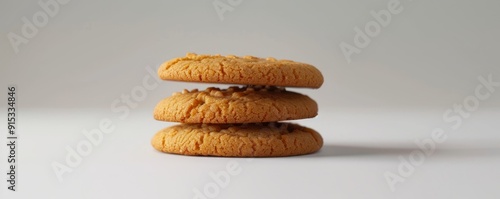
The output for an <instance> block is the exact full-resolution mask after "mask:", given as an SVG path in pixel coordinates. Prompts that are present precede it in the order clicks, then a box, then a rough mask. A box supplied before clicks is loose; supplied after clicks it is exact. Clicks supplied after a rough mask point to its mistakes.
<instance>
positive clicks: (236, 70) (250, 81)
mask: <svg viewBox="0 0 500 199" xmlns="http://www.w3.org/2000/svg"><path fill="white" fill-rule="evenodd" d="M158 74H159V76H160V78H161V79H163V80H176V81H188V82H206V83H227V84H243V85H269V86H284V87H309V88H319V87H320V86H321V85H322V84H323V75H322V74H321V72H320V71H319V70H318V69H317V68H315V67H314V66H312V65H309V64H305V63H299V62H294V61H290V60H277V59H274V58H271V57H269V58H266V59H263V58H258V57H253V56H244V57H238V56H234V55H228V56H221V55H197V54H193V53H187V54H186V56H185V57H180V58H175V59H172V60H170V61H167V62H165V63H163V64H162V65H161V66H160V68H159V69H158Z"/></svg>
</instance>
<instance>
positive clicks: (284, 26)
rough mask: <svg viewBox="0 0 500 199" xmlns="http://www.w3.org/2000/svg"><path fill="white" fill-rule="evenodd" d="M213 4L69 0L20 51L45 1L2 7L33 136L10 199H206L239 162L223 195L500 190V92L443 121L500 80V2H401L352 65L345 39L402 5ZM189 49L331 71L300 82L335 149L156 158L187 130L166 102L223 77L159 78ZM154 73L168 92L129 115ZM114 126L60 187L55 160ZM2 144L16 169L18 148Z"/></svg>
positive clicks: (21, 114) (3, 35)
mask: <svg viewBox="0 0 500 199" xmlns="http://www.w3.org/2000/svg"><path fill="white" fill-rule="evenodd" d="M40 2H42V3H44V2H48V1H47V0H41V1H40ZM213 2H214V1H211V0H207V1H182V2H180V1H175V2H174V1H150V2H147V3H146V2H131V1H130V2H129V1H106V2H101V1H77V0H72V1H69V2H68V3H67V4H64V5H59V4H58V5H59V10H58V11H57V12H55V14H54V16H53V17H52V16H51V17H49V18H48V22H47V24H45V25H43V26H41V27H39V28H38V32H37V33H36V34H35V35H34V36H32V38H28V39H27V40H28V42H27V43H26V44H21V45H19V46H18V52H17V53H16V52H15V50H14V47H13V46H12V44H11V42H10V41H9V38H8V35H9V34H10V33H13V34H17V35H20V36H22V35H23V31H22V28H23V26H24V24H25V22H24V21H23V17H26V19H27V20H28V21H30V22H33V16H34V15H36V13H39V12H42V11H43V8H41V7H40V6H39V5H38V4H39V2H38V1H23V2H19V1H2V2H1V3H0V19H1V20H0V42H1V46H0V66H1V67H0V77H1V79H0V84H1V85H2V87H3V88H2V90H3V91H2V92H3V93H2V94H1V95H0V96H2V100H1V102H2V104H1V109H2V113H5V112H4V111H3V110H6V108H7V107H6V103H7V95H6V93H7V89H6V88H7V86H8V85H16V86H17V89H18V92H17V94H18V96H17V106H18V121H19V122H18V132H19V137H20V139H19V145H18V147H19V148H18V163H19V164H18V173H19V175H18V184H17V188H18V191H17V192H14V193H13V192H11V191H9V190H7V189H6V186H7V184H6V182H5V181H4V180H2V181H1V183H0V185H1V187H0V194H2V198H8V199H10V198H118V197H121V198H139V197H148V198H193V197H195V192H194V191H193V190H194V189H197V190H201V191H202V192H203V188H204V187H205V186H206V185H208V184H210V183H213V182H214V180H213V179H212V178H211V177H210V173H212V172H214V173H217V172H220V171H224V170H225V168H226V166H227V165H228V164H233V163H234V162H233V161H236V162H237V163H238V164H239V168H241V172H240V173H239V174H238V175H234V176H231V178H230V181H229V183H228V185H227V186H226V187H224V188H220V190H219V192H218V194H216V197H217V198H305V197H313V198H333V197H340V198H368V197H370V198H498V197H500V189H499V187H500V171H499V170H498V168H499V167H500V134H499V129H500V123H499V122H498V121H499V119H500V112H499V110H500V109H499V108H500V92H499V91H500V87H496V90H495V91H493V92H491V95H490V96H489V97H488V98H487V99H485V100H481V101H479V105H478V107H477V109H474V110H473V111H468V112H467V113H470V116H469V117H467V118H462V122H461V123H460V125H458V127H457V128H455V129H454V128H453V125H454V124H456V123H455V122H450V121H449V120H445V119H443V114H444V113H445V112H446V111H447V110H449V109H453V107H454V105H459V104H463V102H464V99H467V98H468V96H472V97H474V96H475V89H476V87H477V86H479V85H481V83H480V82H479V80H478V78H479V77H480V76H482V77H487V76H488V75H491V76H492V78H493V81H497V82H498V81H500V65H499V64H500V59H499V58H498V52H499V50H498V46H499V45H500V39H499V38H498V35H500V24H499V19H500V14H498V8H499V7H500V3H498V2H495V1H451V0H449V1H448V0H447V1H437V2H435V1H418V0H414V1H407V0H401V1H400V7H401V8H402V9H403V10H402V11H401V12H400V13H399V14H393V15H392V17H391V21H390V23H389V24H388V25H387V26H386V27H382V28H381V30H380V33H379V34H378V35H377V36H375V37H373V38H371V42H370V43H369V45H368V46H367V47H365V48H360V53H359V54H353V55H352V56H351V60H352V61H351V62H350V63H348V62H347V60H346V58H345V56H344V54H343V53H342V51H341V49H340V47H339V44H340V43H341V42H345V43H348V44H350V45H354V42H353V39H354V38H355V35H356V33H355V31H354V29H355V27H359V28H360V29H364V27H365V24H367V23H369V22H371V21H375V19H374V18H373V16H372V15H371V14H370V11H372V10H373V11H376V12H379V11H380V10H382V9H387V8H388V7H387V4H388V2H390V1H388V0H385V1H384V0H380V1H347V0H346V1H301V2H298V1H294V2H290V1H245V0H243V1H242V3H240V4H238V5H230V4H229V3H228V2H226V1H225V0H221V1H220V2H222V3H224V4H226V5H229V6H230V7H231V9H232V11H227V12H225V13H223V14H222V19H223V20H221V18H220V17H219V16H218V14H217V11H216V9H215V8H214V5H213ZM186 52H195V53H200V54H215V53H220V54H235V55H254V56H260V57H268V56H272V57H276V58H278V59H291V60H296V61H300V62H306V63H310V64H313V65H315V66H316V67H318V68H319V69H320V70H321V72H322V73H323V75H324V77H325V83H324V84H323V86H322V87H321V88H320V89H317V90H313V89H292V90H294V91H297V92H301V93H304V94H307V95H309V96H310V97H311V98H313V99H315V100H316V101H317V102H318V104H319V106H320V112H319V115H318V117H316V118H313V119H307V120H297V121H294V122H297V123H299V124H302V125H306V126H309V127H311V128H314V129H316V130H317V131H319V132H320V133H321V134H322V135H323V137H324V139H325V146H324V148H323V149H322V150H321V151H320V152H319V153H316V154H312V155H307V156H297V157H288V158H264V159H250V160H251V161H248V159H238V158H213V157H212V158H209V157H186V156H178V155H169V154H163V153H159V152H156V151H155V150H154V149H153V148H152V147H151V146H150V143H149V142H150V139H151V137H152V136H153V135H154V134H155V133H156V131H158V130H159V129H161V128H164V127H166V126H169V125H173V124H174V123H165V122H158V121H155V120H154V119H153V118H152V111H153V108H154V106H155V105H156V103H157V102H158V101H159V100H161V99H162V98H164V97H167V96H170V94H171V93H172V92H176V91H180V90H182V89H184V88H188V89H192V88H204V87H208V86H214V85H212V84H196V83H180V82H157V81H156V76H151V75H150V73H148V68H149V69H152V70H154V71H156V68H157V67H158V65H159V64H160V63H162V62H163V61H166V60H169V59H171V58H174V57H178V56H183V55H184V54H185V53H186ZM149 77H153V78H155V79H151V81H150V83H157V84H158V86H157V87H155V88H154V89H152V90H148V91H147V96H145V97H144V99H143V100H139V101H138V102H137V104H136V106H134V107H130V106H128V109H129V110H130V114H127V115H125V114H124V113H123V112H118V111H113V109H112V108H111V106H112V104H113V102H114V101H115V100H120V99H121V98H122V96H123V95H130V94H131V91H133V90H134V88H136V87H141V86H142V85H143V83H142V82H143V79H144V78H149ZM483 92H486V90H484V89H483ZM120 105H123V104H120ZM455 115H456V114H455ZM103 119H109V120H111V121H112V124H113V126H114V127H115V129H114V130H113V132H112V133H109V134H105V135H104V137H103V140H102V142H101V143H100V144H98V145H97V146H94V147H93V148H92V152H91V153H90V154H89V155H88V156H86V157H83V160H82V163H81V164H80V165H78V166H76V167H74V168H73V167H72V169H73V171H72V172H70V173H65V174H64V175H63V177H62V179H63V181H62V182H60V181H58V178H57V176H56V174H55V172H54V171H53V167H52V164H53V163H54V162H59V163H64V164H65V158H66V155H67V151H66V148H67V147H70V148H75V147H76V146H77V144H78V143H80V142H82V141H84V140H86V137H85V136H84V135H83V133H82V132H83V131H89V130H92V129H95V128H98V127H99V122H100V121H101V120H103ZM0 121H4V122H5V121H6V115H5V114H2V115H0ZM5 123H6V122H5ZM5 123H4V124H2V125H0V126H2V127H1V132H2V134H1V136H0V141H2V142H1V143H6V140H5V135H6V124H5ZM436 128H439V129H442V130H443V132H444V133H445V135H446V136H447V137H446V140H445V142H443V143H440V144H437V149H436V150H435V151H434V153H433V154H432V155H430V156H425V160H424V161H423V163H422V164H421V165H419V166H416V167H415V168H414V170H413V172H411V174H409V175H408V176H407V177H404V180H405V181H404V182H401V183H397V184H396V185H395V190H394V191H391V188H390V186H389V184H388V183H387V181H386V178H385V177H384V173H387V172H392V173H396V174H397V173H398V167H399V166H400V165H401V164H402V161H401V160H400V157H403V158H404V159H408V157H409V155H410V154H411V153H412V152H415V151H419V147H418V146H417V145H416V144H415V143H414V142H415V140H423V139H428V138H430V137H431V133H432V132H433V131H434V130H435V129H436ZM0 148H1V149H2V150H1V154H2V156H1V158H0V162H1V163H0V173H2V175H4V174H5V173H6V172H7V170H6V168H7V164H6V160H7V152H6V150H4V149H6V146H5V144H2V145H1V146H0ZM5 177H7V176H6V175H4V177H0V179H4V178H5ZM207 198H209V197H207Z"/></svg>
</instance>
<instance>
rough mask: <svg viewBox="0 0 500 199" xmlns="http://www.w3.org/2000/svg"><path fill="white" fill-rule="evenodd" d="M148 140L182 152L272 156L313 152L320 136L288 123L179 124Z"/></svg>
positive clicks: (160, 147)
mask: <svg viewBox="0 0 500 199" xmlns="http://www.w3.org/2000/svg"><path fill="white" fill-rule="evenodd" d="M151 144H152V145H153V147H154V148H155V149H156V150H158V151H162V152H166V153H174V154H182V155H202V156H232V157H272V156H292V155H302V154H308V153H313V152H316V151H318V150H319V149H320V148H321V146H322V145H323V138H322V137H321V135H320V134H318V133H317V132H316V131H314V130H312V129H310V128H307V127H302V126H299V125H297V124H291V123H257V124H180V125H176V126H172V127H168V128H165V129H163V130H161V131H159V132H158V133H157V134H156V135H155V136H154V137H153V139H152V141H151Z"/></svg>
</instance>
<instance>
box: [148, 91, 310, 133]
mask: <svg viewBox="0 0 500 199" xmlns="http://www.w3.org/2000/svg"><path fill="white" fill-rule="evenodd" d="M317 114H318V105H317V104H316V102H315V101H314V100H313V99H311V98H309V97H308V96H306V95H302V94H299V93H295V92H290V91H286V90H285V89H284V88H278V87H273V86H247V87H229V88H228V89H219V88H207V89H206V90H204V91H198V90H197V89H195V90H192V91H188V90H184V91H183V92H182V93H174V94H173V95H172V96H171V97H168V98H166V99H164V100H162V101H160V102H159V103H158V105H156V107H155V109H154V114H153V115H154V118H155V119H157V120H160V121H170V122H182V123H218V124H220V123H256V122H274V121H282V120H293V119H303V118H311V117H315V116H316V115H317Z"/></svg>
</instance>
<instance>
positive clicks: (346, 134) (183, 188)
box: [2, 109, 500, 199]
mask: <svg viewBox="0 0 500 199" xmlns="http://www.w3.org/2000/svg"><path fill="white" fill-rule="evenodd" d="M75 112H77V113H78V114H75ZM19 115H20V117H19V120H20V122H21V123H20V124H21V125H22V128H20V129H19V130H20V131H21V132H22V133H21V135H22V136H21V139H20V146H21V150H20V151H19V157H20V159H19V165H20V167H19V173H20V174H19V178H20V179H19V184H18V190H19V191H18V192H17V193H14V194H12V193H10V192H8V193H6V191H2V192H3V194H4V196H6V198H9V199H10V198H68V197H71V198H118V197H120V198H193V197H194V191H193V189H199V190H203V187H204V186H205V185H206V184H207V183H210V182H213V180H212V178H211V177H210V175H209V173H210V172H219V171H222V170H225V168H226V165H227V164H229V162H231V161H236V162H238V164H239V166H241V168H242V171H241V173H240V174H239V175H235V176H232V177H231V178H230V183H229V184H228V186H227V187H226V188H224V189H221V190H220V193H219V194H218V196H217V198H307V197H311V196H314V198H332V197H341V198H498V197H499V196H500V190H499V189H498V187H499V185H500V180H499V179H500V172H499V171H498V167H499V166H500V147H499V146H500V136H499V134H498V129H500V124H499V123H498V118H499V117H500V114H499V112H498V111H496V112H495V111H478V112H475V113H474V114H473V116H471V118H469V119H468V120H467V121H466V122H464V124H463V125H462V126H461V128H459V129H458V130H457V131H451V130H450V129H449V126H447V125H446V124H445V123H442V122H440V113H439V112H438V111H420V112H415V111H413V112H412V111H405V112H402V111H401V112H392V113H391V112H385V113H383V112H367V111H364V112H347V111H340V110H339V111H335V112H334V111H322V112H320V116H319V117H318V118H315V119H309V120H302V121H299V122H300V124H303V125H306V126H309V127H312V128H315V129H317V130H318V131H319V132H321V134H322V135H323V136H324V138H325V146H324V148H323V149H322V150H321V151H320V152H319V153H316V154H312V155H305V156H297V157H287V158H256V159H250V160H251V161H250V162H249V161H248V160H249V159H245V158H216V157H187V156H179V155H169V154H163V153H159V152H156V151H155V150H154V149H153V148H152V147H151V146H150V144H149V141H150V138H151V137H152V135H153V134H154V133H155V132H156V131H157V130H159V129H161V128H162V127H165V126H166V125H170V123H167V124H165V123H163V122H157V121H154V120H153V119H152V116H151V113H150V112H145V111H136V112H133V114H131V115H130V116H129V117H128V118H126V119H125V120H123V121H121V120H119V119H118V118H117V117H116V115H115V114H113V113H106V112H102V111H52V112H48V110H41V109H40V110H37V111H36V112H35V111H21V112H20V113H19ZM101 118H109V119H111V120H113V121H114V125H115V126H116V130H115V131H114V132H113V133H111V134H106V135H105V136H104V140H103V142H102V143H101V144H100V145H98V146H97V147H95V148H94V149H93V151H92V153H91V154H90V155H89V156H87V157H84V159H83V163H82V164H81V165H80V166H78V167H76V168H74V171H73V172H72V173H67V174H65V175H64V176H63V180H64V181H63V182H62V183H61V182H59V181H58V180H57V178H56V175H55V173H54V172H53V171H52V168H51V163H52V162H53V161H58V162H64V158H65V155H66V152H65V147H66V146H70V147H75V145H76V144H77V143H78V142H80V141H81V140H83V139H85V137H84V136H83V135H82V134H81V133H79V132H81V131H83V130H84V129H87V130H89V129H92V128H95V127H97V122H98V121H99V120H100V119H101ZM24 124H29V125H24ZM430 124H431V125H432V126H430ZM434 127H441V128H443V129H445V132H446V133H447V135H448V136H449V137H448V140H447V141H446V142H445V143H443V144H439V145H438V150H437V151H436V153H435V154H433V155H432V156H429V157H428V158H426V159H425V162H424V163H423V164H422V165H421V166H418V167H416V170H415V172H414V173H413V174H412V175H411V176H409V177H408V178H406V181H405V182H403V183H399V184H397V185H396V190H395V192H391V190H390V188H389V186H388V184H387V183H386V180H385V178H384V173H385V172H386V171H392V172H397V167H398V164H399V163H400V161H399V159H398V156H400V155H402V156H404V157H408V155H409V154H410V153H411V152H412V151H413V150H415V149H418V147H417V146H416V145H415V144H413V140H414V139H423V138H427V137H429V136H430V133H431V131H432V129H433V128H434ZM42 132H43V133H42ZM2 168H4V167H2ZM2 188H3V187H2ZM3 198H4V197H3Z"/></svg>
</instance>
